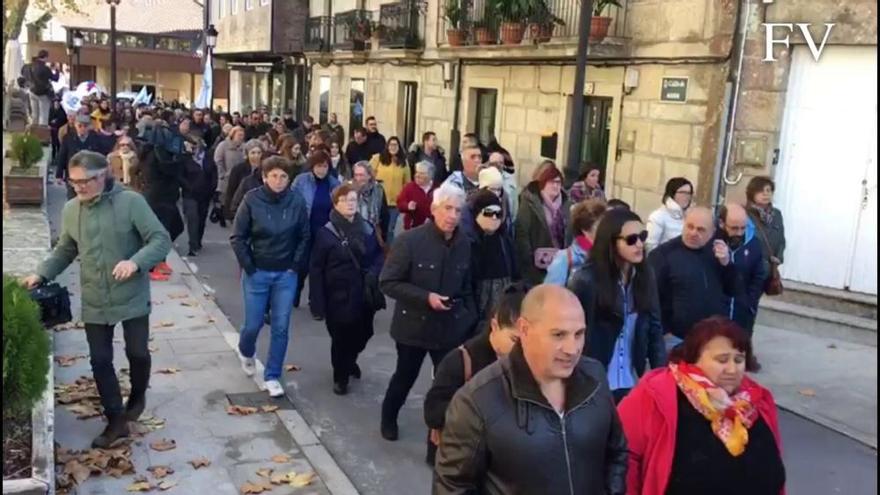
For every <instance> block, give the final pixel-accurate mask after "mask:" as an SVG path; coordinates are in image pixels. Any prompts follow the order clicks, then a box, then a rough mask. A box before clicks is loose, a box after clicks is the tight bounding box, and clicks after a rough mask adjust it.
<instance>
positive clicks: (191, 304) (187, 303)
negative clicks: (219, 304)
mask: <svg viewBox="0 0 880 495" xmlns="http://www.w3.org/2000/svg"><path fill="white" fill-rule="evenodd" d="M180 305H181V306H186V307H188V308H194V307H196V306H198V305H199V303H197V302H195V301H193V300H192V299H187V300H186V301H180Z"/></svg>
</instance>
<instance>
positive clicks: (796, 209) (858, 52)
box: [776, 46, 877, 294]
mask: <svg viewBox="0 0 880 495" xmlns="http://www.w3.org/2000/svg"><path fill="white" fill-rule="evenodd" d="M776 178H777V187H776V191H777V194H776V205H777V206H778V207H779V208H780V209H781V210H782V212H783V215H784V217H785V223H786V225H785V231H786V241H787V244H786V250H785V264H784V265H783V266H782V276H783V278H786V279H789V280H796V281H798V282H804V283H808V284H815V285H820V286H824V287H833V288H837V289H848V290H852V291H855V292H863V293H869V294H877V258H876V256H875V253H876V250H877V47H843V46H835V47H827V48H826V49H825V51H824V52H823V53H822V56H821V57H820V59H819V61H818V62H816V61H814V60H813V57H812V54H811V53H810V51H809V50H808V49H807V48H805V47H802V46H799V47H796V48H795V50H794V53H793V61H792V68H791V77H790V79H789V86H788V95H787V100H786V106H785V118H784V121H783V127H782V141H781V144H780V163H779V169H778V171H777V174H776Z"/></svg>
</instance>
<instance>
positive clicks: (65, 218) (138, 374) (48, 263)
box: [22, 151, 171, 448]
mask: <svg viewBox="0 0 880 495" xmlns="http://www.w3.org/2000/svg"><path fill="white" fill-rule="evenodd" d="M67 182H68V184H69V185H70V186H71V187H72V188H73V190H74V191H75V193H76V198H75V199H72V200H71V201H68V202H67V204H66V205H65V206H64V210H63V211H62V213H61V235H60V236H59V239H58V244H57V245H56V246H55V249H54V251H52V253H51V254H50V255H49V257H48V258H46V260H44V261H43V262H42V263H41V264H40V266H39V267H38V268H37V272H36V273H35V274H32V275H29V276H27V277H25V278H23V279H22V285H24V286H25V287H26V288H28V289H33V288H35V287H37V286H38V285H40V284H41V283H45V282H48V281H51V280H53V279H54V278H55V277H57V276H58V275H59V274H60V273H61V272H63V271H64V270H65V269H66V268H67V267H68V265H70V264H71V263H72V262H73V261H74V259H76V258H77V257H79V260H80V285H81V287H82V321H84V322H85V331H86V338H87V339H88V342H89V355H90V359H91V364H92V373H93V374H94V377H95V382H96V385H97V388H98V394H99V395H100V397H101V405H102V406H103V408H104V414H105V415H106V417H107V427H106V428H105V429H104V431H103V432H102V433H101V434H100V435H99V436H98V437H97V438H95V440H94V441H93V442H92V447H95V448H107V447H109V446H110V445H111V444H112V443H113V442H114V441H116V440H117V439H119V438H122V437H126V436H128V433H129V431H128V424H127V421H137V419H138V417H139V416H140V415H141V413H142V412H143V411H144V407H145V406H146V391H147V387H148V386H149V378H150V351H149V348H148V345H147V342H148V340H149V334H150V325H149V315H150V309H151V308H150V279H149V278H148V272H149V270H150V268H151V267H153V266H155V265H156V264H157V263H159V262H160V261H162V260H163V259H164V258H165V256H166V255H167V254H168V252H169V251H170V250H171V239H170V237H169V236H168V232H167V231H166V230H165V228H164V227H162V224H161V223H160V222H159V219H158V218H156V215H155V214H153V210H151V209H150V207H149V206H148V205H147V201H146V200H145V199H144V197H143V196H141V195H140V194H138V193H136V192H134V191H130V190H127V189H126V188H124V187H123V186H122V185H121V184H120V183H118V182H116V181H115V180H114V179H113V177H112V176H111V175H110V174H109V172H108V166H107V159H106V158H104V156H103V155H101V154H98V153H95V152H92V151H80V152H79V153H77V154H75V155H73V157H72V158H71V160H70V165H69V166H68V171H67ZM120 322H121V323H122V328H123V331H124V336H125V354H126V356H127V357H128V361H129V368H130V370H131V395H130V396H129V399H128V402H127V404H125V405H124V406H123V403H122V395H121V392H120V390H119V381H118V380H117V378H116V371H115V370H114V369H113V329H114V327H115V326H116V324H117V323H120Z"/></svg>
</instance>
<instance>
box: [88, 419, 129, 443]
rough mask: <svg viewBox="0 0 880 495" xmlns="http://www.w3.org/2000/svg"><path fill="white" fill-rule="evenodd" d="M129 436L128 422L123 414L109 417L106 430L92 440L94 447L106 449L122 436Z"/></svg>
mask: <svg viewBox="0 0 880 495" xmlns="http://www.w3.org/2000/svg"><path fill="white" fill-rule="evenodd" d="M127 436H128V422H127V421H126V419H125V416H124V415H122V414H119V415H116V416H113V417H111V418H109V420H108V423H107V427H106V428H104V431H103V432H102V433H101V434H100V435H98V436H97V437H96V438H95V439H94V440H92V447H93V448H96V449H106V448H109V447H110V446H112V445H113V443H114V442H115V441H117V440H119V439H120V438H125V437H127Z"/></svg>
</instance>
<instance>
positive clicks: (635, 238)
mask: <svg viewBox="0 0 880 495" xmlns="http://www.w3.org/2000/svg"><path fill="white" fill-rule="evenodd" d="M617 238H618V239H621V240H623V241H624V242H626V245H627V246H635V244H636V243H637V242H639V241H642V244H644V243H645V240H647V239H648V231H647V230H643V231H641V232H639V233H638V234H630V235H628V236H622V237H621V236H618V237H617Z"/></svg>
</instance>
